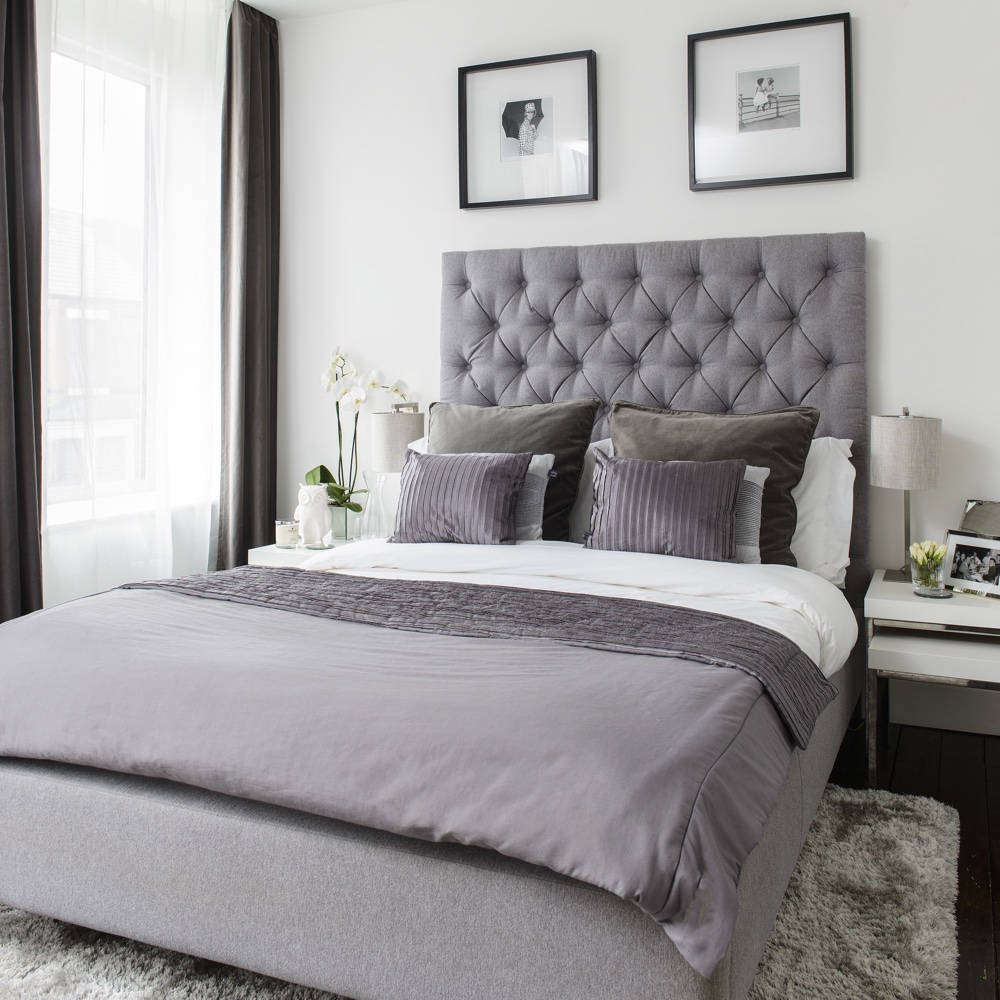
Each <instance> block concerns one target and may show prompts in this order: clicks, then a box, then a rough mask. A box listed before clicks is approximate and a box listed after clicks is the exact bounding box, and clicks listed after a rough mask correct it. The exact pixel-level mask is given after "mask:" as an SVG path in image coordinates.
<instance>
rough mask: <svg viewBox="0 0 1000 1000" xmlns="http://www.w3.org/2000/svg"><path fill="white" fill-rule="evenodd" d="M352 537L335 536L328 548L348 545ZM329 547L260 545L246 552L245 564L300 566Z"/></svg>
mask: <svg viewBox="0 0 1000 1000" xmlns="http://www.w3.org/2000/svg"><path fill="white" fill-rule="evenodd" d="M353 541H354V539H353V538H335V539H334V540H333V544H332V545H331V546H330V548H337V547H338V546H340V545H348V544H350V543H351V542H353ZM329 551H330V549H307V548H305V547H304V546H297V547H296V548H294V549H279V548H278V546H277V545H261V546H260V548H257V549H251V550H250V551H249V552H248V553H247V564H248V565H250V566H301V565H302V564H303V563H304V562H305V561H306V560H307V559H312V557H313V556H318V555H319V554H320V553H321V552H329Z"/></svg>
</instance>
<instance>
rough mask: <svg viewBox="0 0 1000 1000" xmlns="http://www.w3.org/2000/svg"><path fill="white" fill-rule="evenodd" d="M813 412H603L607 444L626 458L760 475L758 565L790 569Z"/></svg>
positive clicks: (635, 407)
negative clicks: (797, 493) (740, 464)
mask: <svg viewBox="0 0 1000 1000" xmlns="http://www.w3.org/2000/svg"><path fill="white" fill-rule="evenodd" d="M817 423H819V410H817V409H815V408H814V407H812V406H789V407H786V408H784V409H781V410H765V411H762V412H760V413H696V412H692V411H689V410H660V409H656V408H655V407H652V406H640V405H639V404H638V403H624V402H617V403H615V404H614V406H613V407H612V410H611V441H612V443H613V445H614V451H615V454H616V455H623V456H625V457H627V458H645V459H657V460H658V461H661V462H670V461H678V460H680V461H703V462H711V461H718V460H721V459H736V458H742V459H743V460H744V461H745V462H747V463H748V464H749V465H756V466H762V467H765V468H768V469H770V470H771V474H770V475H769V476H768V478H767V482H766V483H765V484H764V503H763V516H762V519H761V526H760V556H761V561H762V562H765V563H783V564H784V565H786V566H794V565H795V556H794V555H792V550H791V542H792V535H793V534H795V517H796V513H795V501H794V500H793V499H792V490H793V489H794V488H795V486H796V485H797V484H798V481H799V480H800V479H801V478H802V469H803V467H804V466H805V464H806V456H807V455H808V454H809V445H810V444H812V438H813V434H814V433H815V432H816V425H817Z"/></svg>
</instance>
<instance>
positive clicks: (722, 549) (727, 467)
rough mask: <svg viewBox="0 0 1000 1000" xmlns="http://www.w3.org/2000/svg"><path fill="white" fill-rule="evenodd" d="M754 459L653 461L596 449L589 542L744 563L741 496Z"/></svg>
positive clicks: (594, 546)
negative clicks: (740, 558)
mask: <svg viewBox="0 0 1000 1000" xmlns="http://www.w3.org/2000/svg"><path fill="white" fill-rule="evenodd" d="M746 467H747V464H746V462H743V461H725V462H650V461H645V460H643V459H638V458H610V457H609V456H607V455H605V454H604V453H603V452H601V451H595V452H594V513H593V515H592V516H591V519H590V534H589V535H588V537H587V541H586V544H587V548H591V549H614V550H616V551H618V552H655V553H658V554H660V555H668V556H685V557H687V558H689V559H709V560H711V561H713V562H735V561H736V498H737V496H738V495H739V490H740V485H741V484H742V482H743V473H744V472H745V471H746Z"/></svg>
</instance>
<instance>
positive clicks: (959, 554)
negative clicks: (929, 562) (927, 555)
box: [944, 528, 1000, 599]
mask: <svg viewBox="0 0 1000 1000" xmlns="http://www.w3.org/2000/svg"><path fill="white" fill-rule="evenodd" d="M945 546H946V548H947V552H946V554H945V557H944V585H945V586H946V587H947V588H948V589H949V590H955V591H958V592H959V593H963V594H974V595H976V596H977V597H992V598H994V599H1000V536H996V535H981V534H979V533H978V532H975V531H966V530H963V529H961V528H953V529H952V530H950V531H949V532H948V537H947V539H946V541H945Z"/></svg>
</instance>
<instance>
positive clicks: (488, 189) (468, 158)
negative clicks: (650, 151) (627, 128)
mask: <svg viewBox="0 0 1000 1000" xmlns="http://www.w3.org/2000/svg"><path fill="white" fill-rule="evenodd" d="M518 117H521V122H520V123H518V120H517V119H518ZM526 126H531V127H530V128H528V127H526ZM522 130H523V131H522ZM583 132H585V134H581V133H583ZM529 157H530V159H529ZM567 159H570V160H571V161H572V165H573V167H574V169H566V166H567ZM596 200H597V56H596V54H595V52H594V50H593V49H584V50H581V51H579V52H562V53H559V54H557V55H550V56H535V57H533V58H530V59H511V60H507V61H504V62H493V63H483V64H481V65H478V66H462V67H460V68H459V70H458V204H459V208H463V209H466V208H501V207H511V206H518V205H556V204H561V203H564V202H580V201H596Z"/></svg>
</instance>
